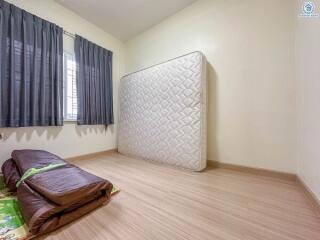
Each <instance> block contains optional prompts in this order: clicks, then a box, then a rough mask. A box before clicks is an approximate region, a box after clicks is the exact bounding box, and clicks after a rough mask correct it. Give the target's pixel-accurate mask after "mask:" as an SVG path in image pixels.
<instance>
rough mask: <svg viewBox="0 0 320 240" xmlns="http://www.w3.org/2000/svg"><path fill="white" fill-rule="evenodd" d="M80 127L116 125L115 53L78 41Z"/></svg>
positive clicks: (82, 39) (76, 41)
mask: <svg viewBox="0 0 320 240" xmlns="http://www.w3.org/2000/svg"><path fill="white" fill-rule="evenodd" d="M75 58H76V65H77V74H76V82H77V97H78V124H79V125H98V124H103V125H109V124H113V92H112V52H111V51H109V50H106V49H104V48H102V47H99V46H98V45H96V44H94V43H92V42H90V41H88V40H86V39H84V38H82V37H80V36H76V39H75Z"/></svg>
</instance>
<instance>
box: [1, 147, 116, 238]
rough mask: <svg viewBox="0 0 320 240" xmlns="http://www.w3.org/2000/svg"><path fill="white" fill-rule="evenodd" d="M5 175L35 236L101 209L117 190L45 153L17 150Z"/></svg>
mask: <svg viewBox="0 0 320 240" xmlns="http://www.w3.org/2000/svg"><path fill="white" fill-rule="evenodd" d="M48 166H55V167H51V168H50V167H48ZM30 169H33V170H30ZM34 170H36V171H34ZM39 170H40V171H39ZM41 170H43V171H41ZM2 173H3V175H4V180H5V183H6V185H7V187H8V188H9V190H10V191H12V192H16V194H17V198H18V201H19V203H20V206H21V210H22V216H23V218H24V220H25V222H26V223H27V225H28V227H29V231H30V234H32V235H34V236H35V235H41V234H44V233H48V232H51V231H53V230H55V229H57V228H59V227H61V226H63V225H65V224H67V223H69V222H71V221H73V220H75V219H77V218H79V217H81V216H82V215H84V214H86V213H88V212H90V211H91V210H93V209H95V208H97V207H99V206H101V205H102V204H103V203H105V202H106V201H107V200H108V199H109V198H110V194H111V190H112V187H113V186H112V184H111V183H110V182H109V181H107V180H105V179H102V178H100V177H97V176H95V175H93V174H90V173H88V172H86V171H84V170H82V169H80V168H78V167H77V166H74V165H72V164H69V163H67V162H66V161H64V160H63V159H61V158H59V157H58V156H56V155H53V154H51V153H49V152H46V151H41V150H19V151H14V152H13V153H12V158H11V159H9V160H7V161H6V162H5V163H4V164H3V165H2ZM22 176H24V177H26V178H22ZM17 183H18V184H17ZM17 185H18V187H17Z"/></svg>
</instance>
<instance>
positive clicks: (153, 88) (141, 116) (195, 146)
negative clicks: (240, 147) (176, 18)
mask: <svg viewBox="0 0 320 240" xmlns="http://www.w3.org/2000/svg"><path fill="white" fill-rule="evenodd" d="M206 86H207V83H206V60H205V57H204V55H203V54H202V53H200V52H193V53H190V54H187V55H184V56H182V57H178V58H175V59H173V60H169V61H167V62H165V63H161V64H158V65H155V66H153V67H150V68H147V69H144V70H141V71H138V72H135V73H132V74H129V75H127V76H125V77H123V78H122V79H121V83H120V97H119V101H120V113H119V136H118V151H119V152H120V153H122V154H124V155H128V156H131V157H138V158H143V159H145V160H149V161H156V162H160V163H166V164H171V165H175V166H178V167H182V168H187V169H191V170H195V171H201V170H202V169H204V168H205V167H206V161H207V154H206V139H207V137H206V102H207V97H206Z"/></svg>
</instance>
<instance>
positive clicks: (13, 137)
mask: <svg viewBox="0 0 320 240" xmlns="http://www.w3.org/2000/svg"><path fill="white" fill-rule="evenodd" d="M7 1H8V2H10V3H13V4H15V5H16V6H18V7H21V8H23V9H25V10H27V11H29V12H31V13H33V14H36V15H37V16H39V17H42V18H44V19H46V20H49V21H51V22H54V23H56V24H57V25H59V26H61V27H63V28H64V30H67V31H69V32H71V33H77V34H79V35H81V36H83V37H85V38H87V39H89V40H91V41H93V42H95V43H97V44H99V45H101V46H103V47H105V48H107V49H109V50H111V51H113V54H114V55H113V56H114V59H113V80H114V82H113V83H114V115H115V118H116V117H117V111H118V109H117V105H118V104H117V99H118V94H117V93H118V84H119V80H120V78H121V76H122V75H123V73H124V44H123V43H122V42H121V41H119V40H117V39H116V38H114V37H113V36H111V35H109V34H107V33H105V32H103V31H102V30H101V29H99V28H98V27H96V26H94V25H93V24H91V23H89V22H88V21H86V20H84V19H83V18H81V17H79V16H78V15H76V14H74V13H73V12H71V11H69V10H67V9H66V8H63V7H62V6H61V5H59V4H57V3H56V2H54V1H53V0H23V1H21V0H7ZM64 40H65V42H64V46H65V49H66V50H68V51H70V49H71V51H72V46H70V42H72V40H71V39H70V38H69V37H66V36H65V37H64ZM115 122H117V121H116V119H115ZM116 129H117V126H116V124H115V125H114V126H111V127H108V128H107V129H106V128H105V126H92V127H90V126H77V125H76V124H75V123H65V126H63V127H48V128H44V127H35V128H14V129H10V128H2V129H1V128H0V133H4V134H5V136H6V137H7V138H8V139H7V140H5V141H0V164H1V163H2V162H3V161H4V160H5V159H7V158H9V156H10V153H11V151H12V150H14V149H25V148H33V149H45V150H48V151H51V152H53V153H56V154H58V155H60V156H62V157H72V156H78V155H82V154H88V153H93V152H99V151H104V150H109V149H113V148H115V147H116V135H117V134H116V133H117V131H116Z"/></svg>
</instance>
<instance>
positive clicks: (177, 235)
mask: <svg viewBox="0 0 320 240" xmlns="http://www.w3.org/2000/svg"><path fill="white" fill-rule="evenodd" d="M73 163H75V164H76V165H78V166H80V167H81V168H83V169H85V170H87V171H89V172H91V173H93V174H96V175H98V176H101V177H103V178H106V179H109V180H110V181H111V182H112V183H114V185H116V186H117V187H118V188H120V189H121V192H120V193H119V194H117V195H115V196H114V197H113V198H112V200H111V201H110V202H109V204H107V205H105V206H103V207H101V208H99V209H97V210H95V211H94V212H92V213H90V214H88V215H86V216H84V217H82V218H81V219H80V220H78V221H75V222H74V223H72V224H69V225H67V226H66V227H64V228H62V229H60V230H58V231H56V232H54V233H51V234H50V235H48V236H45V237H42V239H48V240H49V239H50V240H56V239H61V240H66V239H67V240H73V239H74V240H102V239H108V240H113V239H125V240H127V239H132V240H136V239H139V240H142V239H148V240H153V239H165V240H171V239H177V240H182V239H190V240H191V239H211V240H214V239H218V240H219V239H221V240H222V239H226V240H239V239H243V240H262V239H263V240H264V239H265V240H289V239H290V240H293V239H299V240H303V239H305V240H317V239H320V217H319V216H318V215H317V213H316V212H315V210H314V208H313V205H312V203H311V202H310V200H309V199H308V198H307V196H306V195H305V194H304V191H303V189H302V187H301V186H300V185H299V184H298V183H296V182H294V181H289V180H280V179H276V178H270V177H263V176H257V175H253V174H248V173H242V172H237V171H232V170H226V169H207V170H205V171H204V172H201V173H195V172H190V171H186V170H179V169H175V168H171V167H167V166H163V165H157V164H152V163H148V162H145V161H142V160H136V159H132V158H128V157H124V156H121V155H119V154H111V155H108V156H104V157H97V158H94V159H87V160H79V161H75V162H73Z"/></svg>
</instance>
